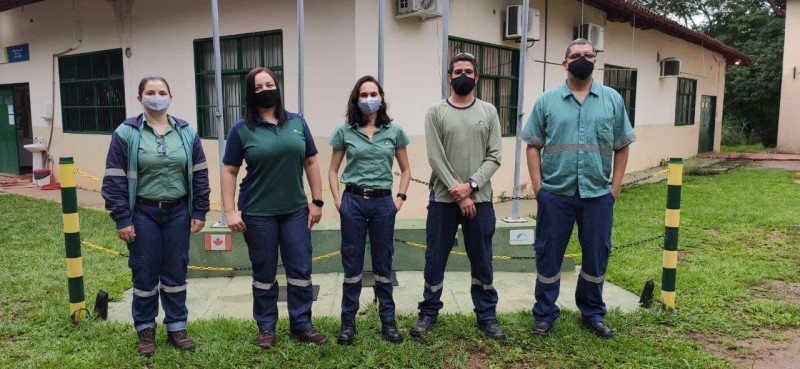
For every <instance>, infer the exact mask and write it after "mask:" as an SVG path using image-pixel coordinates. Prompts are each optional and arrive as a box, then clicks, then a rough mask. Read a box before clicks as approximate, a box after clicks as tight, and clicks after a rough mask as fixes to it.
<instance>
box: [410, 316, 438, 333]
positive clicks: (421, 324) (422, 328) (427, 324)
mask: <svg viewBox="0 0 800 369" xmlns="http://www.w3.org/2000/svg"><path fill="white" fill-rule="evenodd" d="M437 320H438V318H437V317H436V316H434V315H420V316H419V319H417V323H416V324H414V326H413V327H411V329H410V330H409V333H410V334H411V337H414V338H420V337H422V335H424V334H425V333H428V332H430V331H432V330H433V328H436V322H437Z"/></svg>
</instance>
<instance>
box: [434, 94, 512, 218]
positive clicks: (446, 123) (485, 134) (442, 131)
mask: <svg viewBox="0 0 800 369" xmlns="http://www.w3.org/2000/svg"><path fill="white" fill-rule="evenodd" d="M425 146H426V147H427V149H428V163H429V164H430V165H431V171H432V172H431V184H430V185H431V188H432V190H433V192H434V199H433V200H434V201H436V202H450V203H452V202H455V200H453V198H452V197H450V193H449V192H448V189H449V188H450V187H453V186H455V185H457V184H460V183H467V182H468V181H469V180H470V178H472V179H473V180H475V182H477V183H478V191H477V192H473V193H472V195H471V196H470V197H471V198H472V201H474V202H491V201H492V181H491V178H492V175H494V172H496V171H497V169H498V168H500V161H501V157H502V149H503V146H502V141H501V140H500V119H499V118H498V116H497V109H496V108H495V107H494V105H492V104H490V103H487V102H485V101H482V100H480V99H475V101H473V103H472V105H470V106H468V107H465V108H457V107H455V106H452V105H450V102H448V101H447V100H442V101H441V102H439V103H438V104H436V105H434V106H431V107H430V109H428V115H427V116H426V117H425Z"/></svg>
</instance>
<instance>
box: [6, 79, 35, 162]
mask: <svg viewBox="0 0 800 369" xmlns="http://www.w3.org/2000/svg"><path fill="white" fill-rule="evenodd" d="M32 142H33V127H32V124H31V96H30V87H29V86H28V84H27V83H23V84H13V85H0V172H4V173H11V174H29V173H31V172H32V168H33V159H32V158H33V157H32V156H31V153H30V152H28V151H27V150H25V148H24V147H23V146H25V145H27V144H29V143H32Z"/></svg>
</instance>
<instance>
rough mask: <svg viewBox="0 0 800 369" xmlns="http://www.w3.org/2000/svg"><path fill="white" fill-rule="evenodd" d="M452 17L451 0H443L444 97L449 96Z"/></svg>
mask: <svg viewBox="0 0 800 369" xmlns="http://www.w3.org/2000/svg"><path fill="white" fill-rule="evenodd" d="M449 18H450V0H443V1H442V99H446V98H447V89H448V85H449V83H447V75H448V73H447V67H448V66H449V64H450V60H449V58H448V57H447V54H448V52H447V49H448V48H447V45H448V42H449V41H450V40H449V39H448V35H449V33H448V32H449V31H448V24H447V23H448V20H449Z"/></svg>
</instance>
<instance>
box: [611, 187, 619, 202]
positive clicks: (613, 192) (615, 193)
mask: <svg viewBox="0 0 800 369" xmlns="http://www.w3.org/2000/svg"><path fill="white" fill-rule="evenodd" d="M620 189H621V188H620V186H611V196H614V200H616V199H618V198H619V190H620Z"/></svg>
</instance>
